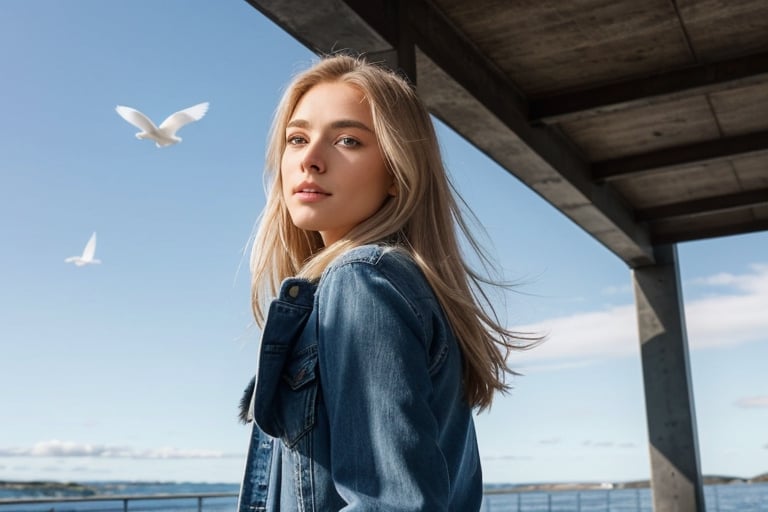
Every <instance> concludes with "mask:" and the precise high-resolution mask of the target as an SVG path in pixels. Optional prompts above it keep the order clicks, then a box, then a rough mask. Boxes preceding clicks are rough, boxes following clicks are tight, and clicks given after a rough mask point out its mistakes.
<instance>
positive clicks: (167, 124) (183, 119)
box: [160, 101, 208, 135]
mask: <svg viewBox="0 0 768 512" xmlns="http://www.w3.org/2000/svg"><path fill="white" fill-rule="evenodd" d="M206 112H208V102H207V101H206V102H205V103H198V104H197V105H193V106H191V107H189V108H185V109H184V110H179V111H178V112H174V113H173V114H171V115H170V116H168V117H167V118H166V119H165V121H163V122H162V124H160V129H161V130H162V131H164V132H165V133H167V134H168V135H174V134H175V133H176V132H177V131H178V130H179V128H181V127H182V126H184V125H185V124H189V123H191V122H193V121H199V120H200V119H202V118H203V116H204V115H205V113H206Z"/></svg>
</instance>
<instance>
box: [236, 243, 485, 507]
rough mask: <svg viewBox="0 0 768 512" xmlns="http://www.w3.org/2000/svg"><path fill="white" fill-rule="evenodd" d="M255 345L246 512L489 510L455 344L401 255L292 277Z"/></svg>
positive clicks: (351, 255)
mask: <svg viewBox="0 0 768 512" xmlns="http://www.w3.org/2000/svg"><path fill="white" fill-rule="evenodd" d="M259 352H260V354H259V363H258V370H257V374H256V387H255V392H254V394H253V400H252V402H251V413H252V415H253V419H254V420H255V421H254V425H253V430H252V436H251V440H250V446H249V449H248V455H247V460H246V467H245V474H244V478H243V483H242V487H241V489H240V497H239V500H238V511H239V512H256V511H265V512H267V511H268V512H277V511H281V512H294V511H296V512H331V511H340V510H344V511H392V512H394V511H397V512H406V511H427V512H441V511H454V512H475V511H477V510H479V509H480V504H481V500H482V476H481V469H480V460H479V456H478V450H477V440H476V437H475V429H474V423H473V419H472V412H471V409H470V407H469V406H468V405H467V402H466V400H465V398H464V393H463V387H462V362H461V353H460V350H459V346H458V343H457V341H456V339H455V337H454V335H453V333H452V331H451V329H450V326H449V324H448V322H447V320H446V317H445V315H444V313H443V311H442V309H441V307H440V305H439V303H438V301H437V298H436V297H435V295H434V294H433V292H432V289H431V288H430V286H429V285H428V283H427V281H426V279H425V278H424V276H423V274H422V273H421V271H420V270H419V269H418V267H417V266H416V265H415V264H414V263H413V261H412V260H411V258H410V257H409V256H408V255H406V254H405V253H404V252H402V251H397V250H392V249H388V248H384V247H382V246H378V245H368V246H363V247H359V248H356V249H352V250H350V251H349V252H347V253H345V254H344V255H342V256H341V257H339V258H337V260H336V261H335V262H333V263H332V264H331V265H330V266H329V267H328V268H327V269H326V271H325V272H324V273H323V275H322V277H321V278H320V280H319V282H317V283H313V282H310V281H307V280H303V279H297V278H290V279H286V280H285V281H284V282H283V283H282V285H281V289H280V293H279V296H278V298H276V299H275V300H274V301H273V302H272V304H271V305H270V308H269V312H268V315H267V321H266V324H265V326H264V330H263V333H262V339H261V346H260V351H259Z"/></svg>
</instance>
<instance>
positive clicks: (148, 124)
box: [115, 105, 157, 133]
mask: <svg viewBox="0 0 768 512" xmlns="http://www.w3.org/2000/svg"><path fill="white" fill-rule="evenodd" d="M115 110H116V111H117V113H118V114H120V117H122V118H123V119H125V120H126V121H128V122H129V123H131V124H132V125H133V126H135V127H136V128H140V129H142V130H144V131H145V132H149V133H151V132H154V131H156V130H157V126H155V123H153V122H152V120H151V119H150V118H148V117H147V116H145V115H144V114H142V113H141V112H139V111H138V110H136V109H134V108H131V107H124V106H122V105H118V106H116V107H115Z"/></svg>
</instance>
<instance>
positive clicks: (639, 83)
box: [530, 53, 768, 123]
mask: <svg viewBox="0 0 768 512" xmlns="http://www.w3.org/2000/svg"><path fill="white" fill-rule="evenodd" d="M766 80H768V53H759V54H755V55H749V56H746V57H740V58H736V59H731V60H725V61H722V62H715V63H710V64H701V65H697V66H688V67H685V68H682V69H676V70H672V71H668V72H666V73H659V74H656V75H654V76H644V77H641V78H637V79H634V80H627V81H624V82H620V83H614V84H607V85H602V86H598V87H593V88H590V89H586V90H581V91H575V92H569V93H564V94H557V95H552V96H548V97H540V98H535V99H532V100H531V108H530V118H531V120H532V121H541V122H546V123H562V122H565V121H574V120H578V119H584V118H587V117H592V116H597V115H602V114H605V113H607V112H617V111H620V110H627V109H630V108H638V107H646V106H649V105H655V104H659V103H664V102H668V101H674V100H679V99H683V98H690V97H693V96H699V95H702V94H712V93H715V92H720V91H725V90H728V89H735V88H738V87H746V86H748V85H753V84H756V83H762V82H765V81H766Z"/></svg>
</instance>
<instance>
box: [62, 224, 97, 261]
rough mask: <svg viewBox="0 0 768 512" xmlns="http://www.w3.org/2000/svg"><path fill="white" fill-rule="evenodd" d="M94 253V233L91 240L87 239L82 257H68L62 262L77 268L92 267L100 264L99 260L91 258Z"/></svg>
mask: <svg viewBox="0 0 768 512" xmlns="http://www.w3.org/2000/svg"><path fill="white" fill-rule="evenodd" d="M95 252H96V233H95V232H94V233H93V234H92V235H91V238H89V239H88V243H87V244H85V249H83V254H82V255H80V256H70V257H69V258H67V259H65V260H64V261H65V262H66V263H74V264H75V265H77V266H78V267H82V266H83V265H93V264H95V263H101V260H97V259H94V258H93V255H94V253H95Z"/></svg>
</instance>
